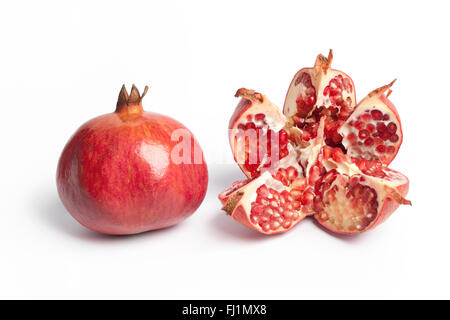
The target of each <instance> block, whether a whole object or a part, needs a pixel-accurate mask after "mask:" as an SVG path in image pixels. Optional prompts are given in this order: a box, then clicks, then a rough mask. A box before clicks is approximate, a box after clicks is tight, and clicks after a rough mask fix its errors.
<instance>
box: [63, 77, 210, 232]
mask: <svg viewBox="0 0 450 320" xmlns="http://www.w3.org/2000/svg"><path fill="white" fill-rule="evenodd" d="M147 89H148V88H147V87H146V88H145V91H144V93H143V94H142V96H141V95H140V94H139V91H138V90H137V88H136V87H135V86H134V85H133V87H132V89H131V92H130V94H129V95H128V92H127V90H126V89H125V86H123V87H122V90H121V91H120V94H119V98H118V101H117V107H116V110H115V112H113V113H109V114H105V115H102V116H99V117H96V118H94V119H92V120H90V121H88V122H86V123H85V124H83V125H82V126H81V127H80V128H79V129H78V130H77V131H76V132H75V134H74V135H73V136H72V137H71V139H70V140H69V141H68V143H67V144H66V146H65V148H64V150H63V152H62V154H61V157H60V159H59V163H58V169H57V187H58V193H59V196H60V198H61V200H62V202H63V204H64V206H65V207H66V209H67V210H68V211H69V212H70V214H71V215H72V216H73V217H74V218H75V219H76V220H77V221H78V222H80V223H81V224H82V225H83V226H85V227H87V228H89V229H92V230H95V231H98V232H102V233H107V234H117V235H119V234H134V233H140V232H144V231H149V230H155V229H161V228H165V227H169V226H172V225H174V224H176V223H178V222H180V221H181V220H183V219H185V218H187V217H188V216H190V215H191V214H192V213H194V211H195V210H196V209H197V208H198V207H199V206H200V204H201V202H202V201H203V199H204V197H205V194H206V189H207V185H208V170H207V166H206V163H205V161H204V158H203V153H202V151H201V148H200V146H199V144H198V142H197V140H196V139H195V138H194V136H193V135H192V133H191V132H190V131H189V130H188V129H187V128H186V127H185V126H183V125H182V124H181V123H180V122H178V121H176V120H174V119H172V118H170V117H167V116H164V115H160V114H157V113H153V112H146V111H144V110H143V108H142V98H143V97H144V95H145V94H146V93H147ZM177 130H178V131H180V132H181V133H183V135H182V139H181V140H183V139H184V140H185V141H183V142H184V146H188V148H187V149H186V148H184V149H183V148H181V149H180V150H179V148H180V143H181V142H182V141H181V140H180V139H174V135H173V133H174V132H176V131H177ZM186 139H187V141H186ZM180 152H181V153H184V154H182V155H181V156H182V157H181V158H179V157H178V156H180V155H179V153H180ZM174 155H176V156H177V161H174V159H173V156H174ZM180 159H181V161H179V160H180ZM186 160H187V161H186Z"/></svg>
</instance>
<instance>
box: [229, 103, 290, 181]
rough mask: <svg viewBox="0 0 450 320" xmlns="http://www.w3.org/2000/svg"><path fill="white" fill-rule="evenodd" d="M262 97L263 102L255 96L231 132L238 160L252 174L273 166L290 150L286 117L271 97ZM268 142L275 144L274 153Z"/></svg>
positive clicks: (231, 139)
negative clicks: (269, 151) (269, 150)
mask: <svg viewBox="0 0 450 320" xmlns="http://www.w3.org/2000/svg"><path fill="white" fill-rule="evenodd" d="M261 97H262V99H263V101H262V102H261V101H259V100H256V99H253V100H251V106H250V107H249V108H247V109H246V110H245V111H244V112H243V113H242V114H241V115H240V117H239V119H238V121H236V122H235V123H234V124H233V127H232V128H231V130H230V133H229V140H230V145H231V149H232V150H233V154H234V156H235V160H236V162H237V163H238V165H239V166H240V167H241V169H242V170H243V171H244V173H245V174H246V175H247V177H249V178H250V177H254V176H257V175H258V174H259V173H261V172H262V171H264V170H267V169H270V167H271V164H272V162H273V161H274V160H275V161H277V160H279V159H280V158H283V157H285V156H286V155H287V153H288V151H287V148H286V147H287V144H288V141H287V140H288V136H287V133H286V131H284V130H283V128H284V126H285V124H286V118H285V117H284V115H283V114H282V113H281V112H280V110H279V108H278V107H277V106H275V105H273V104H272V103H271V102H270V100H269V99H267V98H266V97H265V96H263V95H261ZM269 131H270V134H268V133H269ZM278 139H280V140H281V139H284V141H285V143H280V144H279V143H278ZM271 140H273V141H271ZM268 144H271V147H272V146H273V147H275V149H274V150H271V155H270V156H269V155H268V152H267V151H266V150H268ZM278 147H280V148H278Z"/></svg>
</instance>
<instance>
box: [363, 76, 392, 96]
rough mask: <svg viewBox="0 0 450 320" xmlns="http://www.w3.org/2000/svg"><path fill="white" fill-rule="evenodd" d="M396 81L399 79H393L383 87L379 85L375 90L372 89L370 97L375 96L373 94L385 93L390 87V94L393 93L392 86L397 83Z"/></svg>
mask: <svg viewBox="0 0 450 320" xmlns="http://www.w3.org/2000/svg"><path fill="white" fill-rule="evenodd" d="M395 81H397V79H394V80H392V81H391V83H389V84H386V85H384V86H381V87H379V88H376V89H375V90H373V91H371V92H370V93H369V94H368V96H369V97H373V96H376V95H381V94H383V93H384V92H385V91H386V90H388V89H389V92H388V96H389V95H390V94H391V93H392V90H390V88H391V87H392V85H393V84H394V83H395Z"/></svg>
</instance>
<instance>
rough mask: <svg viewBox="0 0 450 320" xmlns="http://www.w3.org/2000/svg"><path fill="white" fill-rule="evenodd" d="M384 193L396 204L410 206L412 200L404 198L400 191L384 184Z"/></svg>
mask: <svg viewBox="0 0 450 320" xmlns="http://www.w3.org/2000/svg"><path fill="white" fill-rule="evenodd" d="M385 189H386V195H387V196H388V197H389V198H391V199H392V200H394V201H395V202H397V203H398V204H405V205H410V206H412V202H411V201H410V200H408V199H405V198H404V197H403V196H402V195H401V194H400V193H398V192H397V191H396V190H395V189H393V188H391V187H388V186H385Z"/></svg>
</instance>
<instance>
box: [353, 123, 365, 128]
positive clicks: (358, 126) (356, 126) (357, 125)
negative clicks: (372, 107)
mask: <svg viewBox="0 0 450 320" xmlns="http://www.w3.org/2000/svg"><path fill="white" fill-rule="evenodd" d="M354 127H355V128H356V129H358V130H361V129H362V128H363V127H364V123H362V122H361V121H355V123H354Z"/></svg>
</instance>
